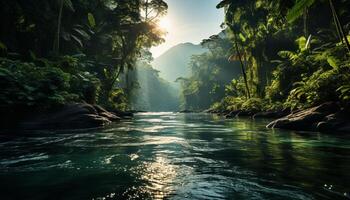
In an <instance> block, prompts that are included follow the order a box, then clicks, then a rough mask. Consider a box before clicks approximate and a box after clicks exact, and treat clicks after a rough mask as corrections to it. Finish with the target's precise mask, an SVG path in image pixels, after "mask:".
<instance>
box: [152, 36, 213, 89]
mask: <svg viewBox="0 0 350 200" xmlns="http://www.w3.org/2000/svg"><path fill="white" fill-rule="evenodd" d="M206 51H207V50H206V49H204V48H202V46H201V45H195V44H192V43H182V44H178V45H176V46H174V47H172V48H170V49H169V50H168V51H166V52H165V53H163V54H162V55H161V56H159V57H158V58H156V59H154V61H153V62H152V66H153V67H154V68H155V69H156V70H159V71H160V77H162V78H164V79H165V80H167V81H169V82H171V83H173V82H174V81H175V80H176V79H177V78H179V77H186V76H189V75H190V73H191V71H190V69H189V68H188V63H189V62H190V59H191V56H192V55H198V54H202V53H204V52H206Z"/></svg>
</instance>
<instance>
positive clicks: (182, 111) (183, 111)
mask: <svg viewBox="0 0 350 200" xmlns="http://www.w3.org/2000/svg"><path fill="white" fill-rule="evenodd" d="M193 112H194V111H193V110H181V111H179V113H193Z"/></svg>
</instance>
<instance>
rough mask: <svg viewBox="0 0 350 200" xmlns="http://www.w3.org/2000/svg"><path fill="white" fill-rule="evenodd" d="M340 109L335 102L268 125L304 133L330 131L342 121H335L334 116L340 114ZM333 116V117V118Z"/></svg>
mask: <svg viewBox="0 0 350 200" xmlns="http://www.w3.org/2000/svg"><path fill="white" fill-rule="evenodd" d="M339 110H340V107H339V106H338V104H336V103H334V102H328V103H324V104H321V105H320V106H316V107H312V108H309V109H306V110H302V111H298V112H295V113H292V114H290V115H287V116H285V117H282V118H280V119H277V120H275V121H273V122H271V123H270V124H268V125H267V128H284V129H291V130H303V131H323V130H330V129H332V128H331V127H338V126H339V123H343V122H340V119H342V117H338V118H339V119H335V118H334V116H333V115H332V114H334V113H336V112H338V111H339ZM332 116H333V117H332Z"/></svg>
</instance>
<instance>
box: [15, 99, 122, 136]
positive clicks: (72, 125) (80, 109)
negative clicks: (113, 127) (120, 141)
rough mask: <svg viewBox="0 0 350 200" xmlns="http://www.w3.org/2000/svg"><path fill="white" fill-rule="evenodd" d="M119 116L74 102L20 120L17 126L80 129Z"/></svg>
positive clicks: (99, 124) (26, 128)
mask: <svg viewBox="0 0 350 200" xmlns="http://www.w3.org/2000/svg"><path fill="white" fill-rule="evenodd" d="M118 119H119V118H118V117H117V116H115V115H114V114H112V113H110V112H108V111H106V110H104V109H103V108H101V107H99V106H93V105H90V104H83V103H76V104H69V105H65V106H63V107H62V108H61V109H59V110H56V111H52V112H49V113H45V114H39V115H36V116H31V117H30V118H26V119H24V120H22V121H21V122H20V123H19V125H18V128H19V129H24V130H35V129H82V128H94V127H99V126H104V125H106V124H109V123H111V122H112V121H114V120H118Z"/></svg>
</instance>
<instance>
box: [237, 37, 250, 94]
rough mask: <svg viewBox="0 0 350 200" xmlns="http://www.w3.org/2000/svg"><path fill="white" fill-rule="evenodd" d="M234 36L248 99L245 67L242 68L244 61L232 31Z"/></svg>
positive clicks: (248, 92)
mask: <svg viewBox="0 0 350 200" xmlns="http://www.w3.org/2000/svg"><path fill="white" fill-rule="evenodd" d="M234 36H235V47H236V52H237V55H238V58H239V62H240V63H241V70H242V74H243V79H244V83H245V87H246V92H247V97H248V98H249V99H250V91H249V87H248V81H247V74H246V72H245V69H244V63H243V60H242V55H241V52H240V51H239V48H238V42H237V36H236V34H235V33H234Z"/></svg>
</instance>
